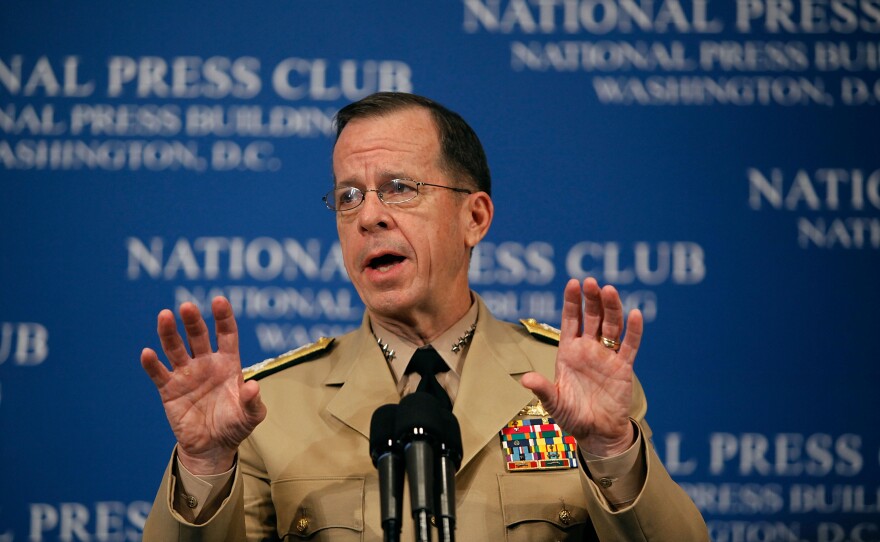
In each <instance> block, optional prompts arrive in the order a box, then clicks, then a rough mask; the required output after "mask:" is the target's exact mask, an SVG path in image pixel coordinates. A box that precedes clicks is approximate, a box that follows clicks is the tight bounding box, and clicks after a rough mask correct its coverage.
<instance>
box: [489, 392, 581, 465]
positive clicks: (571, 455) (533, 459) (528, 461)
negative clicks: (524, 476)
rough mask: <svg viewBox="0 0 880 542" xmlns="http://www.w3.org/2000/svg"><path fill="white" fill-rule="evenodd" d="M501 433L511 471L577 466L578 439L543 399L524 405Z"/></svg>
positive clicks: (505, 457)
mask: <svg viewBox="0 0 880 542" xmlns="http://www.w3.org/2000/svg"><path fill="white" fill-rule="evenodd" d="M500 436H501V451H502V453H503V455H504V462H505V464H506V465H507V470H508V471H510V472H515V471H521V470H551V469H573V468H576V467H577V442H576V441H575V439H574V437H573V436H571V435H569V434H568V433H566V432H564V431H563V430H562V429H561V428H560V427H559V425H557V424H556V422H555V421H553V418H551V417H550V414H549V413H548V412H547V411H546V410H545V409H544V407H543V406H542V405H541V402H540V401H538V402H536V403H535V404H531V405H528V406H527V407H525V408H524V409H522V410H521V411H520V412H519V414H518V415H517V417H516V418H514V419H513V420H511V421H510V422H508V424H507V425H506V426H505V427H504V428H503V429H502V430H501V433H500Z"/></svg>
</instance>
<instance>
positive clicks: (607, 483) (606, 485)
mask: <svg viewBox="0 0 880 542" xmlns="http://www.w3.org/2000/svg"><path fill="white" fill-rule="evenodd" d="M613 483H614V480H613V479H611V478H599V485H600V486H602V487H604V488H605V489H608V488H609V487H611V485H612V484H613Z"/></svg>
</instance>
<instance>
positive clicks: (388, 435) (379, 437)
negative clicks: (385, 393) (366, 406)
mask: <svg viewBox="0 0 880 542" xmlns="http://www.w3.org/2000/svg"><path fill="white" fill-rule="evenodd" d="M397 409H398V405H394V404H388V405H382V406H380V407H379V408H377V409H376V411H375V412H373V418H372V419H371V420H370V457H371V458H372V459H373V466H374V467H375V466H376V462H377V461H379V457H380V456H382V455H383V454H386V453H388V452H391V451H392V450H393V449H394V446H395V444H394V428H395V424H396V423H397Z"/></svg>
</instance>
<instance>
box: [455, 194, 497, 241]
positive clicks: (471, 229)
mask: <svg viewBox="0 0 880 542" xmlns="http://www.w3.org/2000/svg"><path fill="white" fill-rule="evenodd" d="M462 213H466V215H465V217H464V220H465V242H466V243H467V245H468V246H469V247H471V248H473V247H475V246H477V243H479V242H480V241H481V240H482V239H483V237H485V236H486V232H488V231H489V226H490V225H491V224H492V217H493V216H495V206H494V205H493V204H492V198H490V197H489V194H487V193H485V192H477V193H475V194H470V195H468V196H467V202H466V203H465V204H464V205H463V206H462Z"/></svg>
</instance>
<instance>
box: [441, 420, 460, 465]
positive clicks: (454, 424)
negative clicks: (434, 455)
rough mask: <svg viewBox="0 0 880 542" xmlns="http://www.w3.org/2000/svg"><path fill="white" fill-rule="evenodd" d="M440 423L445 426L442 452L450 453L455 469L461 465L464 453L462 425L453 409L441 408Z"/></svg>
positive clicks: (442, 437)
mask: <svg viewBox="0 0 880 542" xmlns="http://www.w3.org/2000/svg"><path fill="white" fill-rule="evenodd" d="M439 419H440V423H441V424H442V425H443V427H444V431H443V434H442V436H441V450H440V453H441V454H448V456H449V457H450V458H451V459H452V461H453V463H455V470H458V467H460V466H461V456H462V454H463V453H464V451H463V446H462V444H461V426H459V424H458V418H456V417H455V414H453V413H452V411H449V410H446V409H445V408H444V409H441V412H440V418H439Z"/></svg>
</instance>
